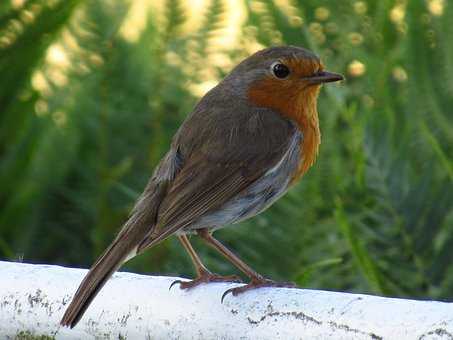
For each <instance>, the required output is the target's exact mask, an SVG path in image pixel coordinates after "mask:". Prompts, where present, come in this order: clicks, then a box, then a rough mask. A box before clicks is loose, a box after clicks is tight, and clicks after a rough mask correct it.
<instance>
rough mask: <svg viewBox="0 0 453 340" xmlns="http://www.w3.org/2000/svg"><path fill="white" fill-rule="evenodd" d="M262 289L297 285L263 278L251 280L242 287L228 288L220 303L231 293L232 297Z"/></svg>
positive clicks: (294, 286)
mask: <svg viewBox="0 0 453 340" xmlns="http://www.w3.org/2000/svg"><path fill="white" fill-rule="evenodd" d="M262 287H279V288H296V287H297V285H296V284H295V283H293V282H275V281H272V280H269V279H265V278H257V279H252V281H250V282H249V283H247V284H246V285H244V286H240V287H235V288H230V289H228V290H227V291H225V293H223V295H222V300H221V301H222V303H223V299H224V298H225V296H227V295H228V294H229V293H231V294H232V295H233V296H237V295H239V294H242V293H245V292H247V291H249V290H252V289H257V288H262Z"/></svg>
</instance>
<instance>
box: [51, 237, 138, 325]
mask: <svg viewBox="0 0 453 340" xmlns="http://www.w3.org/2000/svg"><path fill="white" fill-rule="evenodd" d="M124 237H125V235H124V236H123V235H119V237H118V238H117V239H116V240H115V241H114V242H113V243H112V244H111V245H110V247H108V248H107V249H106V251H105V252H104V254H103V255H102V256H101V257H100V258H99V259H98V260H97V261H96V262H95V264H94V265H93V266H92V267H91V269H90V271H89V272H88V274H87V275H86V276H85V278H84V279H83V281H82V283H81V284H80V286H79V288H78V289H77V292H76V293H75V295H74V298H73V299H72V301H71V303H70V304H69V306H68V308H67V309H66V312H65V314H64V316H63V318H62V319H61V321H60V324H61V325H63V326H68V327H71V328H73V327H74V326H75V325H76V324H77V323H78V322H79V320H80V318H81V317H82V315H83V314H84V313H85V311H86V309H87V308H88V306H89V305H90V303H91V302H92V301H93V299H94V298H95V296H96V295H97V293H98V292H99V290H100V289H101V288H102V287H103V286H104V284H105V283H106V282H107V280H108V279H109V278H110V277H111V276H112V275H113V273H114V272H115V271H117V270H118V268H119V267H120V266H121V265H122V264H123V263H124V262H125V261H126V260H128V259H130V258H131V255H135V254H131V252H133V251H134V247H133V246H131V245H129V244H128V243H129V242H124V240H122V238H124ZM122 241H123V242H122Z"/></svg>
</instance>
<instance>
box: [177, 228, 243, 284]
mask: <svg viewBox="0 0 453 340" xmlns="http://www.w3.org/2000/svg"><path fill="white" fill-rule="evenodd" d="M178 239H179V241H181V243H182V245H183V246H184V249H185V250H186V251H187V253H188V254H189V256H190V258H191V260H192V262H193V264H194V266H195V271H196V273H197V277H196V278H195V279H194V280H190V281H181V280H176V281H174V282H173V283H172V284H171V285H170V288H171V287H173V285H175V284H177V283H179V287H180V288H181V289H189V288H193V287H196V286H198V285H199V284H201V283H208V282H241V279H240V277H238V276H237V275H229V276H221V275H217V274H213V273H211V272H210V271H209V270H208V269H207V268H206V266H205V265H204V264H203V262H201V259H200V257H199V256H198V254H197V253H196V252H195V250H194V249H193V247H192V245H191V244H190V241H189V238H188V237H187V236H186V235H179V236H178Z"/></svg>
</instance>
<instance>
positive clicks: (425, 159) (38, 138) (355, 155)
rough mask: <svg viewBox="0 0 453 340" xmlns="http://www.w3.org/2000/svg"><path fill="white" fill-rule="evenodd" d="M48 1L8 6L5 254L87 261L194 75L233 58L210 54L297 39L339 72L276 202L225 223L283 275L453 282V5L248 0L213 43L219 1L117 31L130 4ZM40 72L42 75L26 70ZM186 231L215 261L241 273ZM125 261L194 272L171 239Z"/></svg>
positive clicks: (108, 232)
mask: <svg viewBox="0 0 453 340" xmlns="http://www.w3.org/2000/svg"><path fill="white" fill-rule="evenodd" d="M45 3H46V2H45V1H37V0H35V1H33V0H29V1H27V2H26V3H25V5H24V7H22V8H19V9H18V8H12V7H11V6H10V5H9V2H6V3H5V4H2V5H0V74H1V78H0V79H1V81H0V122H1V125H0V157H1V158H0V187H1V191H0V254H1V255H2V257H5V258H9V259H17V258H23V259H24V260H25V261H28V262H30V261H32V262H45V263H56V264H68V265H80V266H89V265H90V264H91V263H92V262H93V260H94V259H95V258H96V256H97V255H98V254H99V253H100V252H101V251H102V250H103V249H104V248H105V247H106V245H107V244H108V243H109V242H110V241H111V239H112V238H113V237H114V235H115V233H116V231H117V230H118V228H119V227H120V225H121V223H123V222H124V220H125V219H126V218H127V214H128V212H129V210H130V208H131V207H132V205H133V202H134V199H135V198H136V197H137V196H138V194H139V192H140V191H141V190H142V189H143V187H144V185H145V183H146V181H147V179H148V178H149V176H150V174H151V173H152V170H153V167H154V166H155V164H156V163H157V162H158V161H159V159H160V158H161V157H162V155H163V154H164V153H165V152H166V150H167V149H168V146H169V144H170V141H171V137H172V135H173V134H174V132H175V131H176V129H177V128H178V126H179V125H180V123H181V121H182V120H183V119H184V117H185V116H186V115H187V114H188V113H189V112H190V111H191V108H192V107H193V106H194V105H195V103H196V100H197V97H196V95H194V93H193V91H192V90H191V89H192V85H194V84H195V85H196V84H199V83H201V82H202V81H204V80H206V78H207V75H208V76H209V77H210V78H211V79H212V78H217V79H218V78H220V77H222V76H223V75H225V74H226V73H227V72H228V71H229V69H228V67H227V68H225V67H216V66H210V62H211V61H212V60H213V59H214V57H215V55H218V54H222V55H224V56H226V57H227V58H229V59H231V60H232V64H234V63H237V62H239V61H240V60H241V58H243V57H245V56H246V55H247V52H246V51H248V49H249V46H250V43H251V42H255V41H256V42H258V43H260V44H261V45H264V46H269V45H273V44H292V45H298V46H305V47H307V48H310V49H312V50H314V51H316V52H317V53H318V54H319V55H320V56H321V57H322V60H323V61H324V63H325V65H326V68H328V69H331V70H332V71H337V72H343V73H345V74H346V76H347V80H346V82H344V83H343V84H340V85H332V86H328V87H327V86H326V87H325V89H324V90H323V91H322V93H321V96H320V99H319V113H320V119H321V130H322V137H323V138H322V145H321V150H320V155H319V158H318V161H317V163H316V164H315V166H314V167H313V168H312V169H311V170H310V171H309V172H308V174H307V175H306V176H305V177H304V179H303V180H302V182H301V183H300V184H298V185H297V186H296V187H295V188H294V189H292V190H291V191H290V192H289V193H288V194H287V195H286V196H285V197H284V198H282V199H281V200H280V201H279V202H278V203H276V204H275V205H274V206H273V207H272V208H271V209H269V210H268V211H266V212H265V213H263V214H261V215H260V216H257V217H255V218H254V219H251V220H249V221H246V222H244V223H242V224H241V225H240V226H235V227H233V228H226V229H224V230H221V231H219V232H218V233H217V236H218V237H219V239H221V240H224V241H225V243H226V244H228V245H229V246H230V247H231V248H232V249H236V250H237V252H238V253H239V254H240V255H241V257H243V258H244V260H246V261H247V262H249V263H250V264H252V265H253V267H255V268H256V269H257V270H258V271H260V272H262V273H264V274H266V275H269V276H271V277H274V278H276V279H283V280H288V279H292V280H296V281H297V282H298V283H299V284H302V285H304V286H307V287H313V288H322V289H335V290H348V291H357V292H371V293H379V294H385V295H391V296H406V297H407V296H410V297H420V298H436V299H448V298H451V296H452V293H453V270H452V269H451V268H450V264H451V262H452V260H453V253H452V252H451V249H452V248H453V210H452V206H453V185H452V183H453V181H452V180H453V165H452V161H451V156H450V155H452V154H453V127H452V112H451V109H450V108H451V107H453V82H452V81H451V79H453V44H452V43H451V42H452V41H453V27H452V25H451V18H453V6H452V5H451V4H450V3H448V2H445V3H444V9H443V14H442V15H440V16H437V15H433V14H431V13H430V12H429V10H428V8H427V5H426V4H427V3H428V2H424V1H409V2H408V3H407V7H405V8H404V7H401V6H402V5H401V4H400V2H396V1H380V2H376V1H371V0H368V1H349V0H341V1H329V0H323V1H315V0H304V1H293V5H294V6H293V7H292V8H285V7H281V6H279V5H277V2H276V1H271V0H263V1H253V2H249V1H244V8H245V10H246V14H247V16H246V19H245V21H244V22H243V23H242V25H243V26H242V33H241V36H240V42H239V44H238V46H232V47H223V48H222V47H219V46H217V47H216V46H215V44H214V43H213V41H214V40H215V38H216V37H217V36H218V35H219V34H220V32H221V29H222V28H223V27H224V26H225V12H226V8H227V6H226V3H225V1H222V0H212V1H211V2H209V3H208V5H207V7H206V8H205V10H204V12H203V13H202V14H200V15H199V16H200V25H199V26H200V27H199V28H198V29H197V30H196V31H195V32H191V33H186V24H187V20H188V17H189V14H188V12H187V9H186V8H187V7H186V2H183V1H177V0H168V1H166V2H165V6H164V10H163V13H162V14H156V13H155V12H153V11H150V12H149V14H148V17H147V20H146V23H145V27H144V29H143V31H142V32H141V34H140V36H139V38H138V40H137V41H133V42H131V41H129V40H127V39H125V38H124V35H123V34H122V33H121V32H122V29H124V25H125V22H127V16H128V14H129V10H130V6H131V4H132V2H120V1H102V2H101V1H92V2H82V1H76V0H73V1H55V2H54V4H53V5H52V6H48V5H46V4H45ZM398 6H400V7H398ZM37 8H39V11H38V10H37ZM395 9H396V10H395ZM398 10H399V11H400V14H401V11H403V12H402V13H403V14H404V15H403V16H399V17H398V15H397V14H398ZM395 11H396V15H395ZM30 12H32V13H34V14H33V18H34V19H33V20H30V19H28V18H29V17H30ZM62 32H63V33H62ZM68 37H70V39H69V40H68ZM53 43H58V44H60V45H61V46H63V48H64V50H65V51H66V53H67V58H68V59H69V63H68V65H66V66H65V69H64V81H63V82H61V81H60V82H59V81H58V79H59V77H58V75H57V76H55V69H57V66H55V65H51V64H50V63H48V62H47V59H46V55H47V53H48V51H49V46H50V45H51V44H53ZM37 72H40V74H42V75H43V77H44V79H45V84H47V85H46V86H44V88H43V89H37V87H36V86H32V85H31V81H32V79H34V77H35V76H36V74H37ZM60 78H61V76H60ZM194 246H195V247H196V248H197V250H199V252H200V254H201V256H202V257H203V259H205V262H206V264H207V265H208V266H209V267H210V268H212V269H213V270H215V271H218V272H222V273H229V272H232V271H234V268H233V267H232V266H231V265H230V264H229V263H226V262H225V261H224V260H223V259H222V258H221V257H219V256H218V255H217V254H214V253H213V252H212V251H211V250H210V249H208V248H206V247H205V246H203V245H202V243H201V242H199V241H198V240H196V239H195V238H194ZM127 267H128V268H129V269H131V270H134V271H144V272H150V271H152V272H154V273H168V274H179V275H192V270H191V269H190V268H191V265H190V261H189V259H188V257H187V255H186V254H185V253H184V251H183V250H182V247H181V246H180V245H179V244H178V242H177V241H176V240H174V239H170V240H168V241H166V242H164V243H163V244H162V245H160V246H158V247H156V249H153V250H152V251H149V252H148V253H147V254H144V255H143V256H140V257H139V258H136V259H134V260H132V261H131V262H130V263H128V265H127Z"/></svg>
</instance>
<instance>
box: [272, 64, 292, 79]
mask: <svg viewBox="0 0 453 340" xmlns="http://www.w3.org/2000/svg"><path fill="white" fill-rule="evenodd" d="M271 68H272V73H273V74H274V76H276V77H277V78H280V79H284V78H286V77H288V75H289V68H288V66H286V65H284V64H282V63H280V62H276V63H274V64H273V65H272V67H271Z"/></svg>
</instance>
